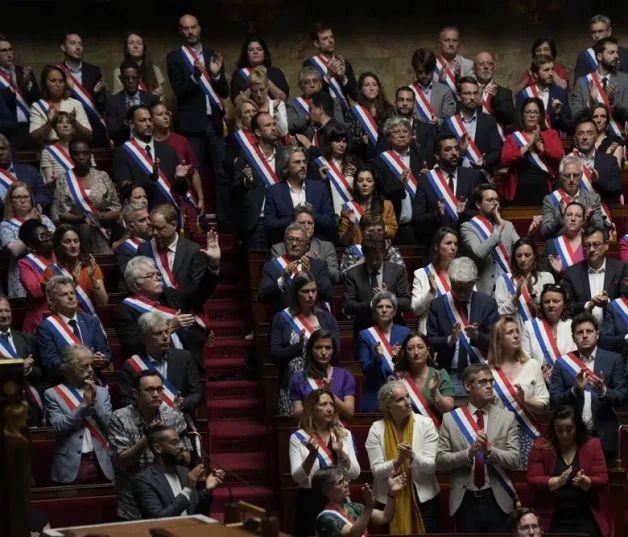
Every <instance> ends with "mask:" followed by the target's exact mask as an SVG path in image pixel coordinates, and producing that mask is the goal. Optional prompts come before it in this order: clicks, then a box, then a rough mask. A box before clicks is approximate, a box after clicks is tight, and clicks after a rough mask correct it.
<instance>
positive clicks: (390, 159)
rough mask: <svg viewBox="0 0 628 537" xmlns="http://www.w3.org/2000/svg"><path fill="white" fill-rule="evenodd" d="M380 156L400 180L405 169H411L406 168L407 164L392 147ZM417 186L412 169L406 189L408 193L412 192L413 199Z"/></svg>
mask: <svg viewBox="0 0 628 537" xmlns="http://www.w3.org/2000/svg"><path fill="white" fill-rule="evenodd" d="M379 158H381V159H382V160H383V161H384V163H385V164H386V166H388V168H389V169H390V171H391V172H393V175H394V176H395V177H396V178H397V179H399V180H401V174H402V173H403V172H404V171H405V170H407V169H409V168H406V165H405V164H404V163H403V162H402V161H401V159H400V158H399V157H398V156H397V153H395V152H394V151H393V150H392V149H389V150H388V151H384V152H383V153H380V155H379ZM416 187H417V181H416V177H415V176H414V174H413V173H412V171H410V173H409V174H408V181H407V183H406V191H407V192H408V194H410V196H411V197H412V199H414V197H415V196H416Z"/></svg>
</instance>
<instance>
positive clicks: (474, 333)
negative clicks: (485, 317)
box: [464, 323, 480, 340]
mask: <svg viewBox="0 0 628 537" xmlns="http://www.w3.org/2000/svg"><path fill="white" fill-rule="evenodd" d="M464 333H465V334H466V335H467V337H468V338H469V339H471V340H474V339H477V338H478V335H479V334H480V330H479V328H478V323H473V324H470V325H469V326H465V327H464Z"/></svg>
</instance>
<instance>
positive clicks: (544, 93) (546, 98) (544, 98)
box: [535, 84, 549, 113]
mask: <svg viewBox="0 0 628 537" xmlns="http://www.w3.org/2000/svg"><path fill="white" fill-rule="evenodd" d="M535 87H536V91H537V92H538V94H539V98H540V99H541V100H542V101H543V106H544V107H545V110H546V111H547V112H548V113H549V109H548V108H547V107H548V104H549V88H545V89H544V90H542V89H541V88H539V86H538V84H536V85H535Z"/></svg>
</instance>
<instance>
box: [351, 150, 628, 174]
mask: <svg viewBox="0 0 628 537" xmlns="http://www.w3.org/2000/svg"><path fill="white" fill-rule="evenodd" d="M615 143H617V142H615ZM357 171H358V169H357V168H356V167H355V166H354V165H353V164H351V163H349V164H347V166H346V167H345V175H349V176H351V177H353V176H354V175H355V172H357Z"/></svg>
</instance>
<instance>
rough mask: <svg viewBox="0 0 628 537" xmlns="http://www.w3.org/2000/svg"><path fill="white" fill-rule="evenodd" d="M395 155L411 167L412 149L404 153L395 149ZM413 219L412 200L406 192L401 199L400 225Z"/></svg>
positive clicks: (406, 165) (407, 166)
mask: <svg viewBox="0 0 628 537" xmlns="http://www.w3.org/2000/svg"><path fill="white" fill-rule="evenodd" d="M393 153H395V155H397V156H398V157H399V160H400V161H401V162H403V165H404V166H405V167H406V168H410V150H409V149H408V151H406V152H405V153H404V154H403V155H402V154H401V153H397V151H393ZM411 220H412V200H411V199H410V196H409V195H408V193H407V192H406V193H405V198H403V199H402V200H401V213H400V214H399V225H401V224H409V223H410V221H411Z"/></svg>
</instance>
